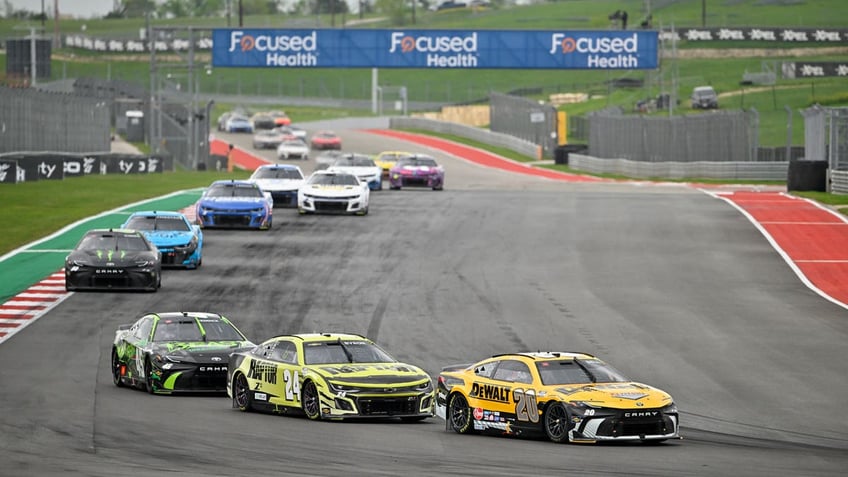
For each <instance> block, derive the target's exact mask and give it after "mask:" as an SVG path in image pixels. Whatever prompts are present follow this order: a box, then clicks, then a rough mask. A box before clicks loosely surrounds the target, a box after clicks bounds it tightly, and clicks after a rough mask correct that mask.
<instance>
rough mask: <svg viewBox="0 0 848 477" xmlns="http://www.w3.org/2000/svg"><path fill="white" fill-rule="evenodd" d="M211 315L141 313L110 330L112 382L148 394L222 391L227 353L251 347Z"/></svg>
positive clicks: (235, 330) (222, 319)
mask: <svg viewBox="0 0 848 477" xmlns="http://www.w3.org/2000/svg"><path fill="white" fill-rule="evenodd" d="M255 346H256V345H254V344H253V343H251V342H250V340H248V339H247V338H245V336H244V335H243V334H242V332H241V331H239V330H238V328H236V327H235V325H233V324H232V323H231V322H230V320H228V319H227V318H225V317H224V316H221V315H219V314H215V313H197V312H192V313H189V312H167V313H147V314H145V315H142V316H141V317H140V318H139V319H138V321H136V322H135V323H133V324H132V325H124V326H121V327H119V328H118V330H117V331H116V332H115V341H114V344H113V345H112V381H113V382H114V383H115V385H116V386H118V387H121V386H124V385H127V386H133V387H137V388H141V389H146V390H147V391H148V392H149V393H151V394H153V393H156V394H172V393H182V392H220V393H224V392H226V390H227V362H228V361H229V359H230V354H231V353H234V352H238V351H245V350H249V349H253V348H254V347H255Z"/></svg>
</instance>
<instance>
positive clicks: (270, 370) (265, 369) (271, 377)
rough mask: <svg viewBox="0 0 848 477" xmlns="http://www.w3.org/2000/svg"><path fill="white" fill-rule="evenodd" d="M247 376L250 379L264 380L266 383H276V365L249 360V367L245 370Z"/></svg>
mask: <svg viewBox="0 0 848 477" xmlns="http://www.w3.org/2000/svg"><path fill="white" fill-rule="evenodd" d="M247 377H248V378H250V379H256V380H259V381H264V382H266V383H268V384H277V365H276V364H271V363H263V362H261V361H257V360H251V361H250V368H249V369H248V371H247Z"/></svg>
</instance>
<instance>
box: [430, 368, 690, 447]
mask: <svg viewBox="0 0 848 477" xmlns="http://www.w3.org/2000/svg"><path fill="white" fill-rule="evenodd" d="M436 406H437V408H436V414H437V415H438V416H440V417H442V418H444V419H445V421H446V426H447V428H448V429H453V430H454V431H455V432H457V433H460V434H466V433H470V432H493V433H498V434H510V435H522V434H527V435H542V436H544V435H547V437H548V438H549V439H550V440H551V441H553V442H557V443H560V442H579V443H594V442H599V441H642V442H662V441H665V440H667V439H676V438H679V434H678V412H677V406H676V405H675V404H674V401H673V400H672V398H671V396H670V395H668V394H667V393H665V392H663V391H661V390H659V389H656V388H653V387H651V386H648V385H646V384H641V383H637V382H633V381H630V380H629V379H627V378H625V377H624V376H623V375H622V374H621V373H620V372H618V371H617V370H615V369H614V368H613V367H611V366H610V365H608V364H606V363H605V362H603V361H601V360H600V359H598V358H596V357H594V356H592V355H588V354H585V353H566V352H562V353H560V352H535V353H514V354H503V355H497V356H493V357H491V358H488V359H484V360H482V361H479V362H477V363H474V364H471V365H467V364H466V365H455V366H448V367H446V368H443V369H442V371H441V373H440V374H439V379H438V384H437V393H436Z"/></svg>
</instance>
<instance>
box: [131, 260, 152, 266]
mask: <svg viewBox="0 0 848 477" xmlns="http://www.w3.org/2000/svg"><path fill="white" fill-rule="evenodd" d="M151 265H153V261H151V260H136V262H135V266H136V267H139V268H144V267H149V266H151Z"/></svg>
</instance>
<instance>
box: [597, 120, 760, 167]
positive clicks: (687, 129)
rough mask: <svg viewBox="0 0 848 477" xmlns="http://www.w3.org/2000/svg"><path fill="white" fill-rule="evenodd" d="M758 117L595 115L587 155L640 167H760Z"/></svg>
mask: <svg viewBox="0 0 848 477" xmlns="http://www.w3.org/2000/svg"><path fill="white" fill-rule="evenodd" d="M758 121H759V115H758V114H757V113H756V111H753V110H748V111H714V112H712V113H710V114H694V115H687V116H674V117H650V116H631V115H619V114H607V113H595V114H591V115H590V116H589V141H588V143H589V154H590V155H592V156H594V157H606V158H623V159H629V160H631V161H640V162H669V161H674V162H724V161H727V162H747V161H752V162H753V161H756V158H757V141H758Z"/></svg>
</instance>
